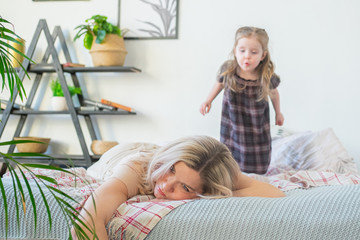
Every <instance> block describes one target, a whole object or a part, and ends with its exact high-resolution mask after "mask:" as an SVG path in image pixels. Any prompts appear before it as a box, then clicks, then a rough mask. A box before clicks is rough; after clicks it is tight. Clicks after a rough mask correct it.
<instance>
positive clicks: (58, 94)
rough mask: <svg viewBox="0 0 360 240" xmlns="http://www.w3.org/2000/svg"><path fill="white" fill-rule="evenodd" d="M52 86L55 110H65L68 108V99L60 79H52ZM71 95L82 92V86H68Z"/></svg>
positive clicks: (52, 100)
mask: <svg viewBox="0 0 360 240" xmlns="http://www.w3.org/2000/svg"><path fill="white" fill-rule="evenodd" d="M50 88H51V91H52V93H53V95H52V98H51V107H52V109H53V110H55V111H65V110H67V109H68V107H67V104H66V99H65V97H64V92H63V90H62V88H61V84H60V81H59V79H55V80H53V81H51V83H50ZM68 89H69V92H70V96H74V95H75V94H81V88H77V87H74V86H68Z"/></svg>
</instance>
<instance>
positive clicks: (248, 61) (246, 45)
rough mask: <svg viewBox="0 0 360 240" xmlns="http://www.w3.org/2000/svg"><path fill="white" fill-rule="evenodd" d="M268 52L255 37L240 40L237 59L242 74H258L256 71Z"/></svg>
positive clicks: (237, 46)
mask: <svg viewBox="0 0 360 240" xmlns="http://www.w3.org/2000/svg"><path fill="white" fill-rule="evenodd" d="M265 56H266V52H264V51H263V48H262V46H261V44H260V42H259V41H258V40H257V39H256V38H255V37H244V38H240V39H239V40H238V42H237V45H236V47H235V57H236V60H237V63H238V64H239V66H240V69H241V72H242V73H248V74H256V72H255V69H256V67H257V66H258V65H259V63H260V62H261V61H262V60H263V59H264V57H265Z"/></svg>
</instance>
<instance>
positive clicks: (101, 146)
mask: <svg viewBox="0 0 360 240" xmlns="http://www.w3.org/2000/svg"><path fill="white" fill-rule="evenodd" d="M117 144H119V143H118V142H116V141H103V140H93V141H92V143H91V151H92V152H93V153H94V154H95V155H102V154H104V153H105V152H106V151H108V150H109V149H110V148H112V147H114V146H116V145H117Z"/></svg>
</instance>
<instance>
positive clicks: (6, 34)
mask: <svg viewBox="0 0 360 240" xmlns="http://www.w3.org/2000/svg"><path fill="white" fill-rule="evenodd" d="M17 39H21V38H20V37H19V36H18V35H17V34H15V32H14V31H13V25H12V24H11V23H10V22H9V21H8V20H6V19H4V18H3V17H1V16H0V76H1V85H2V90H4V89H5V86H6V85H7V88H6V89H8V91H9V92H10V98H11V100H12V99H13V97H14V95H15V96H16V95H17V94H19V97H20V98H21V100H23V97H24V96H26V93H25V89H24V87H23V83H22V80H21V79H20V77H19V75H18V72H17V71H16V70H15V69H14V67H13V66H12V64H11V62H12V61H13V60H14V59H13V58H14V56H13V54H12V53H11V51H14V52H16V53H18V54H19V55H20V56H22V57H24V58H26V59H28V60H29V61H31V62H33V61H32V60H31V59H30V58H28V57H27V56H26V55H25V54H24V53H22V52H21V51H18V50H17V49H16V48H14V47H13V46H12V45H11V44H9V43H16V44H20V45H23V43H22V41H18V40H17ZM16 61H17V62H18V63H19V65H20V67H21V68H22V70H23V71H24V72H25V74H26V75H27V77H29V75H28V73H27V70H26V69H25V68H24V67H23V65H22V63H21V62H19V61H18V60H16ZM29 78H30V77H29ZM15 86H16V88H15ZM15 89H16V90H17V92H16V94H14V93H15V92H14V91H15ZM23 143H41V142H38V141H31V140H13V141H6V142H0V146H10V145H13V144H23ZM19 156H21V157H26V156H32V157H34V156H35V157H47V158H49V157H50V158H51V156H48V155H44V154H41V153H3V152H1V151H0V159H1V160H2V161H1V162H2V164H5V165H4V166H7V168H8V171H9V172H10V174H11V176H12V185H13V188H12V190H13V191H14V195H16V196H19V198H18V199H17V200H16V198H15V202H12V203H10V202H8V201H9V200H10V199H7V196H6V190H5V188H4V183H3V181H2V179H1V176H0V198H1V202H2V206H3V207H2V208H1V209H0V211H1V214H4V216H5V222H4V224H5V229H2V231H5V233H6V236H7V233H8V231H9V225H10V223H9V215H10V214H11V215H16V214H19V213H21V209H22V210H23V212H24V214H25V213H26V209H27V208H28V206H27V204H26V199H31V201H30V202H31V207H32V209H33V214H34V216H33V219H34V229H36V222H37V220H38V217H37V214H36V209H37V206H38V205H41V204H44V206H46V212H47V215H48V219H51V218H52V217H51V211H50V208H49V204H48V199H47V198H46V197H45V196H44V194H43V190H40V189H41V187H42V186H45V188H46V189H47V190H48V191H49V192H51V193H52V194H53V196H56V194H60V195H61V196H63V198H62V199H60V198H54V199H55V202H56V204H57V205H58V206H59V207H60V208H62V209H65V208H68V207H69V206H71V205H70V203H73V202H74V199H73V198H71V197H70V196H68V195H67V194H66V193H65V192H63V191H61V189H55V188H54V187H53V186H55V185H57V181H56V180H55V179H54V178H51V177H46V176H42V175H38V174H35V173H34V172H33V171H32V169H31V168H32V167H36V168H41V169H50V170H55V171H61V172H65V173H68V174H71V175H73V176H74V177H78V176H77V175H76V174H74V173H72V172H70V171H68V170H66V169H63V168H60V167H56V166H51V165H43V164H31V163H21V162H19V161H17V160H16V157H19ZM13 164H16V166H17V170H18V171H20V172H21V173H23V171H24V170H25V171H28V172H29V173H30V174H31V176H32V177H33V178H34V179H36V182H38V184H37V187H38V188H39V190H40V192H41V194H42V196H43V202H42V203H41V202H35V201H34V194H33V192H32V190H31V186H30V184H29V182H28V179H27V178H22V175H21V174H19V172H18V171H16V170H15V168H14V166H13ZM2 169H3V166H2V167H1V170H2ZM21 178H22V179H23V181H24V182H25V184H21V182H20V181H19V179H21ZM49 183H52V184H53V186H50V185H49ZM23 189H26V190H27V192H26V194H25V192H24V191H23ZM10 205H13V206H15V207H16V213H14V212H9V206H10ZM71 210H72V211H63V214H64V216H65V217H66V219H69V220H71V222H72V223H73V224H74V226H75V231H77V232H78V234H79V236H80V238H81V239H84V238H85V239H89V237H87V236H85V235H84V234H82V233H81V232H79V230H77V229H78V227H76V226H78V225H80V224H82V223H81V222H80V224H78V222H77V221H79V217H78V214H79V212H78V210H76V209H74V208H73V209H71ZM17 224H18V226H19V227H20V220H19V218H17ZM82 225H83V224H82ZM49 226H50V229H51V226H52V221H51V220H49ZM90 231H94V229H90ZM69 238H70V239H71V235H70V229H69Z"/></svg>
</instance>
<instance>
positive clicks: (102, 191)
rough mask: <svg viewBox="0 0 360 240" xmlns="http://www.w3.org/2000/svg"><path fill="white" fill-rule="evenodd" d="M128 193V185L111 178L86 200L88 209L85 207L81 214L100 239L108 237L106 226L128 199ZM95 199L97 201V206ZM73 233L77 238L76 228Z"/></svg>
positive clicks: (91, 236)
mask: <svg viewBox="0 0 360 240" xmlns="http://www.w3.org/2000/svg"><path fill="white" fill-rule="evenodd" d="M127 195H128V191H127V188H126V185H125V184H124V183H123V182H122V181H120V180H119V179H116V178H110V179H109V180H107V181H106V182H105V183H103V184H102V185H101V186H100V187H99V188H97V189H96V190H95V192H94V194H93V195H92V196H91V197H90V198H89V199H88V200H87V201H86V203H85V205H84V209H86V210H87V211H85V210H84V209H83V210H82V211H81V212H80V215H81V216H82V220H84V222H86V223H87V225H88V226H89V227H90V228H92V229H94V228H95V230H96V235H97V237H98V239H108V235H107V232H106V229H105V226H106V224H107V223H108V221H109V220H110V218H111V216H112V214H113V213H114V211H115V210H116V209H117V208H118V207H119V206H120V205H121V204H122V203H124V202H125V201H126V200H127V199H128V198H127ZM93 201H95V207H94V202H93ZM95 208H96V209H95ZM89 214H90V215H91V216H92V219H91V217H90V215H89ZM92 221H94V222H92ZM81 228H82V229H83V230H84V231H85V233H86V235H87V236H89V237H90V239H93V235H92V234H91V233H90V232H89V231H88V230H87V229H86V228H85V227H84V226H82V227H81ZM72 235H73V237H74V238H75V239H77V238H76V234H75V231H74V229H72Z"/></svg>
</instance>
